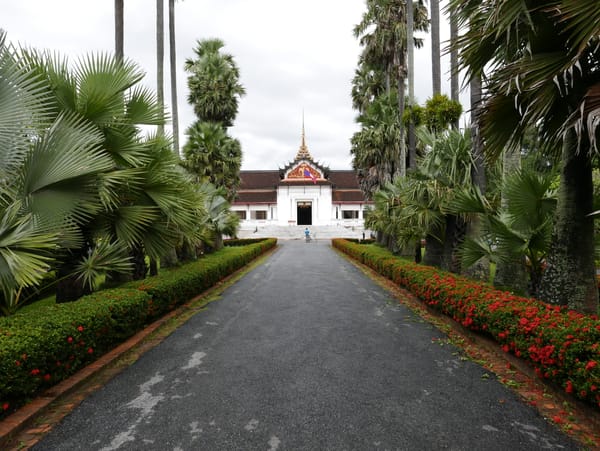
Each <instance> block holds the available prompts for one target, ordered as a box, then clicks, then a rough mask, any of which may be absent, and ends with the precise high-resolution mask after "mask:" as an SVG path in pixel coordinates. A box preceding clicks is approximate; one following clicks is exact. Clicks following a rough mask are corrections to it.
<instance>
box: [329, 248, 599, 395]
mask: <svg viewBox="0 0 600 451" xmlns="http://www.w3.org/2000/svg"><path fill="white" fill-rule="evenodd" d="M333 245H334V247H336V248H338V249H340V250H342V251H343V252H345V253H347V254H348V255H350V256H352V257H353V258H355V259H356V260H358V261H360V262H361V263H363V264H365V265H367V266H369V267H370V268H372V269H374V270H375V271H377V272H379V273H381V274H382V275H384V276H386V277H387V278H389V279H390V280H392V281H394V282H395V283H396V284H397V285H399V286H402V287H404V288H406V289H408V290H410V291H411V292H412V293H414V294H415V295H416V296H418V297H419V298H420V299H421V300H422V301H423V302H425V303H426V304H427V305H429V306H430V307H432V308H434V309H436V310H439V311H440V312H442V313H444V314H446V315H447V316H449V317H451V318H453V319H454V320H455V321H457V322H459V323H460V324H462V325H463V326H464V327H466V328H468V329H470V330H473V331H477V332H479V333H483V334H485V335H488V336H490V337H492V338H494V339H495V340H496V341H497V342H498V343H499V344H500V346H501V347H502V349H503V350H504V351H505V352H511V353H513V354H514V355H516V356H517V357H520V358H522V359H524V360H527V361H529V362H530V363H531V364H532V365H533V367H534V368H535V371H536V373H537V374H538V376H539V377H540V378H542V379H545V380H548V381H551V382H553V383H555V384H558V385H559V386H560V387H562V388H563V389H564V390H565V391H566V392H567V393H570V394H573V395H574V396H576V397H578V398H580V399H582V400H585V401H587V402H589V403H591V404H593V405H595V406H596V407H599V406H600V321H599V320H598V318H597V317H596V316H587V315H583V314H581V313H577V312H575V311H572V310H567V309H566V308H561V307H558V306H553V305H549V304H546V303H544V302H541V301H538V300H536V299H531V298H524V297H520V296H515V295H513V294H512V293H510V292H507V291H500V290H497V289H495V288H494V287H492V286H490V285H486V284H483V283H480V282H474V281H472V280H470V279H467V278H465V277H460V276H457V275H455V274H451V273H446V272H444V271H440V270H438V269H436V268H433V267H429V266H423V265H418V264H415V263H413V262H410V261H406V260H402V259H400V258H397V257H395V256H393V255H392V254H391V253H390V252H388V251H387V250H386V249H383V248H381V247H378V246H373V245H360V244H356V243H351V242H349V241H347V240H342V239H337V240H333Z"/></svg>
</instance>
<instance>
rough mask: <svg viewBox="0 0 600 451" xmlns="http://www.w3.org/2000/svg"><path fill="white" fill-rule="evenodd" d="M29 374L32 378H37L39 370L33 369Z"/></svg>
mask: <svg viewBox="0 0 600 451" xmlns="http://www.w3.org/2000/svg"><path fill="white" fill-rule="evenodd" d="M30 374H31V375H32V376H37V375H38V374H40V370H38V369H37V368H34V369H33V370H31V372H30Z"/></svg>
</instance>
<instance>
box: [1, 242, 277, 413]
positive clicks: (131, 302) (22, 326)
mask: <svg viewBox="0 0 600 451" xmlns="http://www.w3.org/2000/svg"><path fill="white" fill-rule="evenodd" d="M276 244H277V240H275V239H267V240H261V241H260V242H257V243H254V244H251V245H247V246H244V247H229V248H224V249H222V250H220V251H218V252H216V253H214V254H210V255H208V256H206V257H204V258H202V259H200V260H197V261H195V262H192V263H189V264H186V265H184V266H181V267H179V268H176V269H173V270H169V271H164V272H161V274H159V275H158V276H155V277H150V278H148V279H145V280H142V281H138V282H135V283H129V284H126V285H124V286H122V287H120V288H114V289H110V290H103V291H99V292H97V293H94V294H91V295H89V296H85V297H83V298H81V299H80V300H78V301H76V302H71V303H65V304H56V305H48V306H43V307H40V308H37V309H33V310H28V311H26V312H25V311H24V312H18V313H17V314H15V315H13V316H10V317H2V318H0V418H2V417H3V416H6V415H7V414H8V413H10V412H11V411H13V410H14V409H15V408H16V407H18V406H20V405H22V404H23V403H25V402H26V401H27V400H28V399H30V398H31V397H33V396H35V395H36V394H38V393H39V392H40V391H41V390H43V389H45V388H48V387H51V386H52V385H54V384H56V383H58V382H60V381H62V380H64V379H65V378H67V377H69V376H70V375H72V374H73V373H75V372H76V371H77V370H79V369H81V368H83V367H84V366H85V365H87V364H89V363H91V362H92V361H94V360H95V359H97V358H98V357H99V356H101V355H102V354H104V353H106V352H108V351H110V350H111V349H113V348H114V347H116V346H117V345H119V344H121V343H122V342H123V341H124V340H126V339H127V338H129V337H130V336H132V335H134V334H135V333H136V332H138V331H139V330H141V329H142V328H143V327H144V326H145V325H147V324H148V323H150V322H151V321H153V320H155V319H156V318H158V317H160V316H162V315H164V314H165V313H167V312H168V311H170V310H172V309H173V308H175V307H176V306H178V305H181V304H183V303H185V302H187V301H189V300H190V299H191V298H193V297H194V296H196V295H198V294H200V293H202V292H203V291H205V290H206V289H208V288H210V287H212V286H213V285H215V284H216V283H217V282H219V281H220V280H221V279H223V278H224V277H226V276H228V275H229V274H231V273H233V272H234V271H236V270H238V269H240V268H242V267H243V266H245V265H246V264H248V263H249V262H250V261H252V260H253V259H255V258H256V257H258V256H259V255H260V254H262V253H264V252H265V251H267V250H268V249H270V248H272V247H274V246H275V245H276Z"/></svg>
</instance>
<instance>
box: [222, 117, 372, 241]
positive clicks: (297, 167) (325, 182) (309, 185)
mask: <svg viewBox="0 0 600 451" xmlns="http://www.w3.org/2000/svg"><path fill="white" fill-rule="evenodd" d="M240 178H241V184H240V188H239V190H238V192H237V197H236V199H235V200H234V202H233V203H232V210H233V211H235V212H236V213H237V214H238V215H239V216H240V219H241V220H242V222H241V225H242V227H243V228H246V229H247V228H248V227H253V226H256V227H259V226H261V227H262V226H265V225H274V226H345V227H352V228H354V227H358V228H360V229H362V228H363V225H364V218H365V212H367V211H368V210H369V206H370V205H371V204H372V202H371V201H367V200H365V198H364V196H363V193H362V191H361V190H360V188H359V186H358V181H357V178H356V172H355V171H353V170H330V169H328V168H326V167H323V166H321V165H320V164H318V163H316V162H315V161H314V160H313V158H312V156H311V154H310V152H309V151H308V148H307V146H306V142H305V136H304V127H302V139H301V144H300V148H299V149H298V152H297V154H296V158H295V159H294V161H292V162H291V163H289V164H288V165H287V166H286V167H285V168H283V169H277V170H258V171H241V172H240Z"/></svg>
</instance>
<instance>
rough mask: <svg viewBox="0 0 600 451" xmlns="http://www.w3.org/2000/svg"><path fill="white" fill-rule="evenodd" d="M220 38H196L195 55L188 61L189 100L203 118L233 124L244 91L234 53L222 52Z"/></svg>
mask: <svg viewBox="0 0 600 451" xmlns="http://www.w3.org/2000/svg"><path fill="white" fill-rule="evenodd" d="M224 46H225V44H224V43H223V41H221V40H219V39H206V40H202V41H198V42H197V46H196V48H195V49H194V52H195V53H196V59H188V60H187V61H186V62H185V70H186V71H187V72H188V73H189V74H190V75H189V76H188V87H189V89H190V92H189V95H188V102H189V103H190V105H192V106H193V107H194V112H195V113H196V116H197V117H198V119H200V121H202V122H216V123H220V124H221V125H222V126H223V127H230V126H232V125H233V121H234V120H235V117H236V116H237V112H238V101H239V98H240V97H241V96H243V95H244V94H245V90H244V87H243V86H242V85H241V84H240V82H239V79H240V73H239V69H238V67H237V65H236V64H235V61H234V60H233V56H231V55H230V54H227V53H222V52H221V49H222V48H223V47H224Z"/></svg>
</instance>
